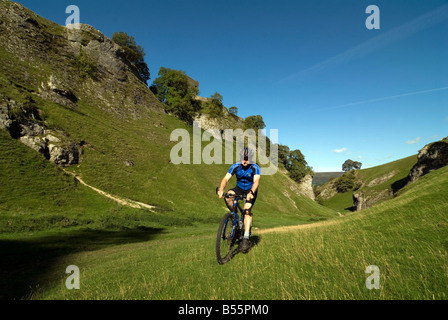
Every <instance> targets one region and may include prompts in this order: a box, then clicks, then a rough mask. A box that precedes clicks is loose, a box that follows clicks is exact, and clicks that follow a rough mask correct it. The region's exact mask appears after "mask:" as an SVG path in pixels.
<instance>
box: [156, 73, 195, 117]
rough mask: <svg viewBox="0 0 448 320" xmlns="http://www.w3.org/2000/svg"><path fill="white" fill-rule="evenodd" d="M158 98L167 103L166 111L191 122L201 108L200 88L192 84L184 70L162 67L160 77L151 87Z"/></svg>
mask: <svg viewBox="0 0 448 320" xmlns="http://www.w3.org/2000/svg"><path fill="white" fill-rule="evenodd" d="M150 89H151V91H152V92H153V93H154V94H155V96H156V97H157V99H158V100H159V101H160V102H162V103H164V104H165V111H166V112H168V113H172V114H174V115H176V116H177V117H178V118H180V119H182V120H185V121H187V122H190V121H191V119H192V118H193V117H194V115H195V113H196V112H197V111H199V110H200V107H201V106H200V103H199V101H197V100H196V96H197V94H198V88H196V87H194V86H191V85H190V84H189V82H188V77H187V75H186V74H185V72H184V71H182V70H172V69H169V68H165V67H161V68H160V69H159V77H158V78H157V79H155V80H154V83H153V84H152V85H151V87H150Z"/></svg>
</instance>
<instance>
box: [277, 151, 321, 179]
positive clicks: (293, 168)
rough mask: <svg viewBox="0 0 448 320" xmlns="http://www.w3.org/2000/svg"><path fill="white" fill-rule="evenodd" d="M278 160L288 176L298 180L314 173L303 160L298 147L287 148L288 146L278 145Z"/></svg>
mask: <svg viewBox="0 0 448 320" xmlns="http://www.w3.org/2000/svg"><path fill="white" fill-rule="evenodd" d="M278 155H279V162H280V161H281V162H282V163H283V165H284V166H285V169H286V170H287V171H288V173H289V177H290V178H291V179H292V180H294V181H296V182H300V181H301V180H302V179H303V178H304V177H305V176H306V175H311V176H313V175H314V172H313V169H312V168H311V167H310V166H309V165H308V163H307V162H306V161H305V157H304V155H303V154H302V152H301V151H300V150H299V149H296V150H292V151H290V150H289V147H287V146H282V145H279V154H278Z"/></svg>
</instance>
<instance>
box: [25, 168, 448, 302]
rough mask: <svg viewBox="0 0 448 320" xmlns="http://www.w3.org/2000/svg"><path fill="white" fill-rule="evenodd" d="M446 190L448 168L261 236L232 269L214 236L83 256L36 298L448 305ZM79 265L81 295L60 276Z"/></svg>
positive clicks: (53, 273) (66, 261)
mask: <svg viewBox="0 0 448 320" xmlns="http://www.w3.org/2000/svg"><path fill="white" fill-rule="evenodd" d="M446 190H448V167H445V168H442V169H439V170H437V171H434V172H432V173H430V174H428V175H427V176H425V177H423V178H422V179H421V180H419V181H417V182H416V183H415V184H412V185H410V186H408V187H406V188H405V189H404V190H402V191H401V193H402V194H401V195H400V197H397V198H395V199H393V200H389V201H385V202H383V203H381V204H379V205H378V206H376V207H374V208H371V209H368V210H364V211H362V212H359V213H353V214H350V215H347V216H345V217H342V218H340V219H338V220H332V221H326V222H323V223H319V224H315V225H310V226H309V227H306V226H301V227H290V228H280V229H274V230H271V231H270V232H265V233H261V232H259V233H255V234H254V236H253V238H252V240H253V241H255V243H256V245H255V246H254V247H253V248H252V249H251V251H250V252H249V253H248V254H246V255H243V254H237V255H236V256H235V257H234V258H233V259H232V260H231V261H230V262H229V263H228V264H226V265H224V266H220V265H218V264H217V262H216V260H215V256H214V238H213V237H212V236H210V237H195V238H178V239H174V240H170V241H159V240H157V239H154V240H150V241H147V242H142V243H139V244H128V245H123V246H115V247H113V248H106V249H102V250H98V251H95V252H89V253H74V254H72V255H67V256H65V257H64V258H63V259H62V260H61V261H60V262H59V263H58V264H55V265H53V266H52V268H51V271H50V272H49V274H48V275H47V278H45V277H44V278H43V279H46V280H47V281H48V280H49V279H52V280H51V281H52V282H51V285H50V286H49V287H45V286H42V285H41V287H40V288H41V289H40V290H38V291H35V295H34V296H33V298H35V299H60V298H63V299H234V298H235V297H238V299H396V300H399V299H430V300H432V299H447V298H448V296H447V289H448V282H447V274H446V272H447V268H448V246H447V244H448V215H447V212H448V202H447V201H446ZM70 264H76V265H77V266H79V268H80V270H81V275H82V278H81V289H80V290H72V291H69V290H67V289H66V288H65V278H64V277H62V276H60V278H59V279H60V280H56V281H55V280H54V278H52V277H57V271H58V270H59V271H60V270H62V269H63V268H65V266H66V265H70ZM368 266H377V267H378V268H379V280H380V282H379V285H380V288H379V289H368V288H367V287H366V280H367V277H369V276H370V275H371V272H370V273H366V268H367V267H368ZM59 274H60V273H59ZM229 274H235V275H238V279H239V280H240V281H235V279H234V277H229V276H228V275H229ZM42 281H43V280H42ZM41 284H43V282H42V283H41Z"/></svg>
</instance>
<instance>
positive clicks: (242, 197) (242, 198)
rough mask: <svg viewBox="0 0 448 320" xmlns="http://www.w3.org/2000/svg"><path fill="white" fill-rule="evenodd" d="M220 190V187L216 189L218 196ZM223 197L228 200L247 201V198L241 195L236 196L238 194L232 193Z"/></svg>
mask: <svg viewBox="0 0 448 320" xmlns="http://www.w3.org/2000/svg"><path fill="white" fill-rule="evenodd" d="M218 190H219V187H216V194H218ZM223 197H224V198H226V199H228V198H236V200H246V196H244V195H242V194H240V195H236V194H232V193H224V194H223Z"/></svg>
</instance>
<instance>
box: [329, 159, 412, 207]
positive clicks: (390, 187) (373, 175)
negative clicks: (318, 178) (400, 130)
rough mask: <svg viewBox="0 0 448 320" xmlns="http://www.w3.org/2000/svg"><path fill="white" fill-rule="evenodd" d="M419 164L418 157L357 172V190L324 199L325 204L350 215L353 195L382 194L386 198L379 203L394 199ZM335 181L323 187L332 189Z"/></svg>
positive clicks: (355, 183)
mask: <svg viewBox="0 0 448 320" xmlns="http://www.w3.org/2000/svg"><path fill="white" fill-rule="evenodd" d="M416 162H417V155H413V156H410V157H407V158H404V159H399V160H396V161H393V162H389V163H386V164H384V165H380V166H376V167H372V168H368V169H362V170H357V171H356V175H355V182H354V185H355V189H354V190H353V189H352V190H349V191H347V192H344V193H336V194H335V195H334V196H333V197H331V198H327V199H324V201H323V204H324V205H325V206H326V207H328V208H331V209H333V210H336V211H338V212H340V213H348V212H351V211H352V207H353V193H354V192H363V193H364V194H367V195H376V194H380V193H382V192H384V193H385V195H384V197H383V198H382V199H380V200H379V201H378V203H379V202H381V201H384V200H387V199H391V198H392V192H394V191H395V190H398V189H399V187H401V184H400V183H401V181H402V180H403V179H404V178H406V177H407V175H408V174H409V171H410V170H411V168H412V166H413V165H414V164H415V163H416ZM334 182H335V180H333V181H331V182H328V183H327V184H326V185H323V186H321V188H322V189H321V190H323V189H324V188H331V184H332V183H334Z"/></svg>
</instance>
